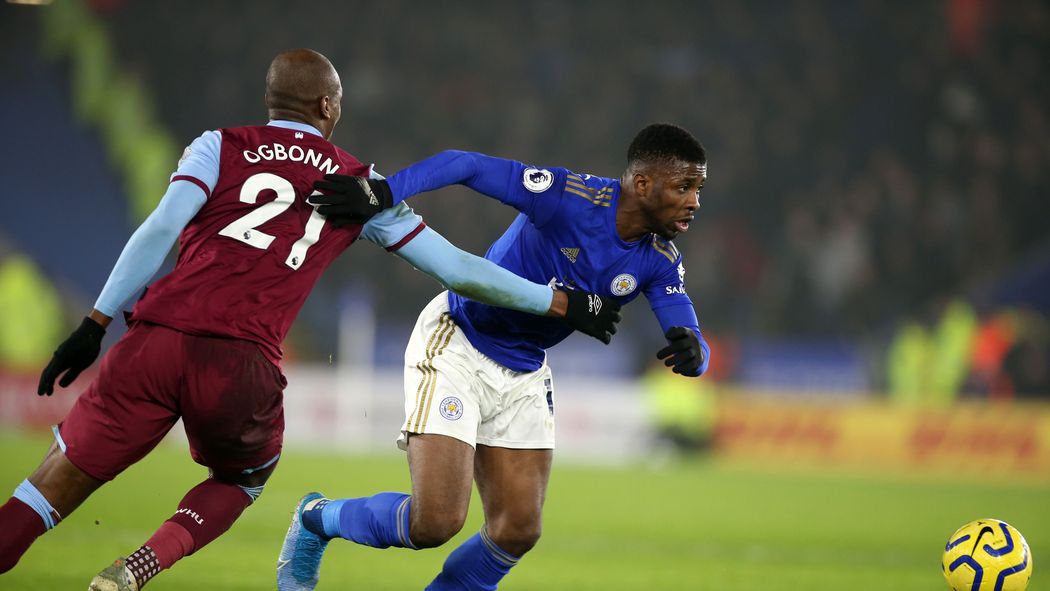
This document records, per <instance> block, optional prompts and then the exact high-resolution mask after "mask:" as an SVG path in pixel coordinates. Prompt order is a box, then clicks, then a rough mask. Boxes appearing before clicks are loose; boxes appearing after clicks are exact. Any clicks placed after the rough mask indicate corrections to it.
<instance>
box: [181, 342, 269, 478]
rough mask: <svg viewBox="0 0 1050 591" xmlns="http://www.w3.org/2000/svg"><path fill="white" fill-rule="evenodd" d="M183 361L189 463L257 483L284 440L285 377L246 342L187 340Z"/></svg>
mask: <svg viewBox="0 0 1050 591" xmlns="http://www.w3.org/2000/svg"><path fill="white" fill-rule="evenodd" d="M187 357H188V358H189V359H190V364H189V365H188V368H189V369H188V371H187V372H186V376H185V384H186V385H185V390H184V392H183V396H182V420H183V424H184V426H185V429H186V437H187V439H188V440H189V443H190V452H191V454H192V456H193V459H194V461H196V462H197V463H199V464H201V465H204V466H207V467H208V468H210V469H211V470H212V471H213V472H214V473H215V475H216V477H219V478H220V479H221V480H224V481H237V482H238V483H242V482H240V481H241V480H243V478H239V477H238V475H243V476H250V475H253V474H255V475H256V476H257V477H256V478H254V479H249V480H252V481H253V482H254V484H252V485H253V486H259V485H261V484H262V483H261V482H255V481H257V480H259V479H262V480H265V476H266V475H268V474H269V473H270V472H271V471H272V470H271V469H270V468H271V467H272V466H273V465H275V464H276V462H277V459H278V458H279V457H280V453H281V447H282V444H283V442H284V393H283V392H284V387H285V385H286V381H285V379H284V376H283V375H282V374H281V372H280V370H279V369H278V368H277V367H276V366H274V365H273V364H272V363H270V361H269V360H267V359H266V357H265V356H264V355H263V354H262V352H261V351H260V350H259V348H258V347H257V346H256V345H255V344H253V343H250V342H247V341H240V340H232V339H215V338H206V337H189V340H188V342H187Z"/></svg>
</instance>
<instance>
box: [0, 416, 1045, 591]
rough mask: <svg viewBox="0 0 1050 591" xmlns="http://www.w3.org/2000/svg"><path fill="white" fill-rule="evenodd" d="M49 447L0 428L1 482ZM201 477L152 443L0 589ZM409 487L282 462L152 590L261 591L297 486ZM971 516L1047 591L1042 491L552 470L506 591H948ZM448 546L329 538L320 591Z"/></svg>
mask: <svg viewBox="0 0 1050 591" xmlns="http://www.w3.org/2000/svg"><path fill="white" fill-rule="evenodd" d="M47 443H48V441H47V439H46V438H44V437H42V436H32V437H27V436H19V435H15V434H11V433H0V457H2V458H3V460H2V465H0V487H7V489H13V488H14V487H15V485H17V483H18V482H20V481H21V479H22V478H24V477H25V476H26V474H27V473H28V471H29V470H30V469H32V468H33V467H35V466H36V464H37V462H38V461H39V459H40V457H41V456H42V454H43V452H44V450H45V448H46V446H47ZM203 476H204V473H203V469H201V468H200V467H198V466H196V465H195V464H193V463H192V462H191V461H190V460H189V459H188V457H187V456H186V454H185V453H184V452H183V450H182V449H181V448H180V446H179V445H177V444H176V445H169V444H165V445H162V446H161V447H160V448H159V449H158V450H157V451H155V452H154V453H153V454H152V455H151V456H150V457H149V458H147V459H146V460H145V461H143V462H142V463H140V464H139V465H137V466H134V467H132V468H131V469H130V470H128V471H127V472H126V473H125V474H124V475H122V476H121V477H120V478H119V479H118V480H117V481H115V482H114V483H111V484H109V485H107V486H106V487H104V488H103V489H102V490H100V491H99V492H98V493H96V495H95V496H94V497H93V498H91V499H89V500H88V502H87V503H85V504H84V506H83V507H81V508H80V510H79V511H77V513H75V514H74V515H72V516H71V517H69V518H68V519H66V520H65V521H64V522H63V523H62V525H61V526H60V527H59V528H58V529H57V530H55V531H53V532H50V533H49V534H47V535H46V536H45V537H43V538H41V539H40V540H38V541H37V543H36V545H35V546H34V547H33V548H32V549H30V551H29V553H28V554H27V555H26V556H25V557H24V558H23V560H22V562H21V563H20V564H19V565H18V566H17V567H16V568H15V569H14V570H13V571H12V572H10V573H8V574H6V575H2V576H0V589H3V590H5V591H8V590H11V591H14V590H19V589H26V590H29V589H32V590H40V589H45V590H51V589H85V588H86V587H87V582H88V581H89V580H90V578H91V576H92V575H94V574H95V573H96V572H97V571H98V570H100V569H101V568H102V567H103V566H105V565H106V564H107V563H108V562H109V561H110V560H112V559H113V558H115V557H117V556H121V555H124V554H127V553H128V552H130V551H132V550H134V549H135V548H137V547H138V546H139V545H140V544H141V543H142V542H143V541H145V539H146V538H147V537H148V536H149V535H150V534H151V533H152V531H153V530H154V529H155V528H156V526H157V525H158V524H159V523H160V522H161V521H163V520H164V519H166V518H167V517H168V515H170V513H171V512H172V511H173V509H174V507H175V504H176V503H177V501H178V499H179V498H181V496H182V494H183V493H184V492H185V491H186V490H187V489H188V488H190V487H191V486H193V485H194V484H196V483H197V482H198V481H199V480H200V479H201V478H203ZM406 486H407V470H406V469H405V465H404V459H403V457H401V456H398V455H392V456H386V457H379V458H361V457H344V456H335V455H323V454H317V453H295V452H287V453H286V454H285V457H284V458H283V459H282V461H281V466H280V469H279V470H277V473H276V475H275V476H274V477H273V479H272V480H271V481H270V483H269V485H268V486H267V489H266V492H265V494H264V495H263V496H262V498H261V499H260V500H259V502H258V503H257V504H256V506H254V507H251V508H250V509H248V510H247V511H246V512H245V514H244V516H243V517H242V518H241V519H240V521H239V522H238V523H237V524H236V525H235V526H234V528H233V529H232V530H231V531H230V532H229V533H228V534H227V535H226V536H224V537H222V538H220V539H219V540H218V541H217V542H215V543H213V544H212V545H210V546H209V547H207V548H205V549H204V550H202V551H201V552H199V553H198V554H197V555H194V556H192V557H189V558H187V559H185V560H183V561H182V562H180V563H179V564H178V565H176V566H175V568H174V569H172V570H171V571H169V572H165V573H162V574H161V575H160V576H159V577H158V578H157V579H155V580H154V581H153V582H151V583H150V585H149V587H148V589H150V590H151V591H164V590H182V589H186V590H189V589H193V590H199V589H207V590H210V589H272V588H273V587H274V582H273V581H274V563H275V559H276V556H277V552H278V550H279V548H280V545H281V540H282V538H283V535H284V531H285V528H286V527H287V525H288V520H289V516H290V511H291V507H292V506H293V505H294V503H295V501H296V500H297V499H298V497H299V496H300V495H301V494H302V493H304V492H307V491H309V490H314V489H319V490H322V491H323V492H325V493H327V494H329V495H338V496H359V495H364V494H369V493H372V492H378V491H381V490H405V488H406ZM478 509H479V507H478V503H477V502H476V500H475V502H474V503H473V506H472V507H471V516H470V519H469V520H468V523H467V526H466V528H464V533H462V534H461V536H460V538H457V540H461V539H463V538H465V537H466V536H467V535H469V534H470V533H472V532H473V531H475V530H476V529H477V527H479V525H480V522H481V520H480V515H479V512H478ZM979 517H997V518H1001V519H1004V520H1006V521H1008V522H1010V523H1012V524H1013V525H1014V526H1016V527H1017V528H1018V529H1020V530H1021V532H1023V533H1024V534H1025V536H1026V538H1027V539H1028V542H1029V544H1030V545H1031V547H1032V550H1033V555H1034V565H1035V571H1034V572H1035V574H1034V576H1033V579H1032V584H1031V585H1030V586H1029V589H1031V590H1039V589H1048V588H1050V584H1047V583H1046V582H1045V581H1050V578H1048V576H1043V575H1044V574H1043V573H1041V572H1040V569H1041V567H1044V566H1045V565H1047V564H1050V487H1048V486H1047V485H1046V484H1006V483H1002V482H995V481H992V482H981V480H980V478H979V475H975V477H974V478H972V479H970V480H969V481H958V482H955V483H945V482H942V481H940V480H938V479H935V478H932V477H929V476H925V477H918V476H916V477H902V476H895V477H886V476H879V475H873V474H867V475H852V476H851V475H843V474H837V475H836V474H827V473H820V472H813V471H808V472H801V471H787V470H778V471H769V470H765V471H763V470H759V469H756V468H744V467H739V466H737V467H732V466H723V465H717V464H714V463H710V462H689V463H671V464H669V465H667V466H665V467H662V468H660V469H650V468H646V467H635V468H618V469H612V468H583V467H579V466H571V465H569V464H567V463H565V462H557V461H556V462H555V469H554V475H553V477H552V484H551V491H550V495H549V497H548V502H547V510H546V515H545V522H544V536H543V539H542V540H541V541H540V544H539V546H538V547H537V548H536V549H535V550H534V551H533V552H532V553H531V554H530V555H529V556H528V557H527V558H526V559H525V560H524V561H523V562H522V563H521V564H520V565H519V566H518V567H517V568H516V569H515V570H514V572H513V573H512V574H511V575H509V576H508V577H507V578H506V579H505V581H504V583H503V585H502V586H501V589H505V590H509V591H513V590H537V591H540V590H543V591H558V590H573V591H581V590H595V591H597V590H603V591H604V590H611V589H624V590H626V589H631V590H635V589H652V590H657V589H660V590H663V589H669V590H684V589H689V590H693V589H703V590H708V589H709V590H729V591H749V590H754V591H759V590H761V591H770V590H772V591H777V590H786V591H787V590H806V591H820V590H825V589H826V590H832V589H834V590H846V589H848V590H851V591H863V590H868V589H870V590H873V591H874V590H878V591H884V590H886V589H892V590H894V591H908V590H915V591H920V590H921V591H930V590H937V589H947V587H946V586H945V585H944V582H943V579H942V578H941V574H940V570H939V564H940V553H941V549H942V548H943V547H944V543H945V540H946V538H947V536H948V535H949V534H950V533H951V532H952V531H954V530H955V528H956V527H958V526H960V525H962V524H963V523H965V522H967V521H970V520H972V519H976V518H979ZM0 535H2V524H0ZM453 543H455V542H453ZM448 548H449V549H450V548H451V546H449V547H448ZM446 552H447V550H445V549H438V550H427V551H422V552H409V551H406V550H396V549H392V550H374V549H371V548H360V547H356V546H354V545H352V544H350V543H348V542H343V541H340V540H336V541H335V542H333V544H332V545H331V546H330V547H329V550H328V554H327V556H326V557H325V562H324V566H323V568H322V571H321V585H320V587H319V588H320V589H360V590H369V591H383V590H397V591H405V590H411V589H422V588H423V587H424V586H425V585H426V583H427V582H429V580H430V578H431V577H432V576H433V575H434V574H435V573H436V572H437V570H438V569H439V568H440V565H441V562H442V560H443V559H444V556H445V553H446Z"/></svg>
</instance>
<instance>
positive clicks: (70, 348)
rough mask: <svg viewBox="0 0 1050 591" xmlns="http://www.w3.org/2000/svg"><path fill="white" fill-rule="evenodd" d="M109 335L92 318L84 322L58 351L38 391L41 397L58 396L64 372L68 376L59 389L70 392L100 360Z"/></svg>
mask: <svg viewBox="0 0 1050 591" xmlns="http://www.w3.org/2000/svg"><path fill="white" fill-rule="evenodd" d="M105 334H106V329H105V328H102V325H101V324H99V323H97V322H95V321H94V320H92V319H90V318H84V321H83V322H81V323H80V326H79V327H77V329H76V330H74V331H73V334H71V335H69V338H67V339H66V340H65V342H63V343H62V344H61V345H59V346H58V348H57V349H55V354H54V355H52V356H51V362H50V363H48V364H47V367H45V368H44V372H43V373H41V374H40V385H39V386H37V389H36V393H37V395H38V396H43V395H44V394H47V395H48V396H50V395H51V394H52V393H54V391H55V378H57V377H58V375H59V374H61V373H62V372H66V375H64V376H62V379H61V380H59V381H58V385H59V386H62V387H63V388H66V387H68V386H69V385H70V384H72V383H73V380H75V379H77V376H79V375H80V372H82V371H84V370H85V369H87V368H88V366H89V365H91V364H92V363H94V362H95V359H97V358H98V352H99V351H100V350H101V349H102V337H103V336H105Z"/></svg>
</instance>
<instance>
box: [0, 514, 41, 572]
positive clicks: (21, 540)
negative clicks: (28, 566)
mask: <svg viewBox="0 0 1050 591" xmlns="http://www.w3.org/2000/svg"><path fill="white" fill-rule="evenodd" d="M0 523H2V524H3V527H4V534H3V536H0V573H6V572H7V571H9V570H11V569H12V568H14V567H15V565H16V564H18V560H19V559H20V558H22V555H23V554H25V552H26V550H28V549H29V547H30V546H32V545H33V541H34V540H36V539H37V538H39V537H40V536H41V535H43V534H44V532H46V531H47V527H45V526H44V522H43V521H42V520H41V519H40V516H39V515H37V513H36V511H34V510H33V508H32V507H30V506H29V505H27V504H25V503H23V502H22V501H20V500H18V499H15V498H10V499H8V500H7V502H6V503H4V506H3V507H0Z"/></svg>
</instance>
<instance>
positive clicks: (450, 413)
mask: <svg viewBox="0 0 1050 591" xmlns="http://www.w3.org/2000/svg"><path fill="white" fill-rule="evenodd" d="M438 411H439V412H440V413H441V416H443V417H445V418H446V419H448V420H450V421H455V420H459V417H461V416H463V402H462V401H460V399H459V398H456V397H455V396H449V397H447V398H445V399H444V400H442V401H441V406H440V407H438Z"/></svg>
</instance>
